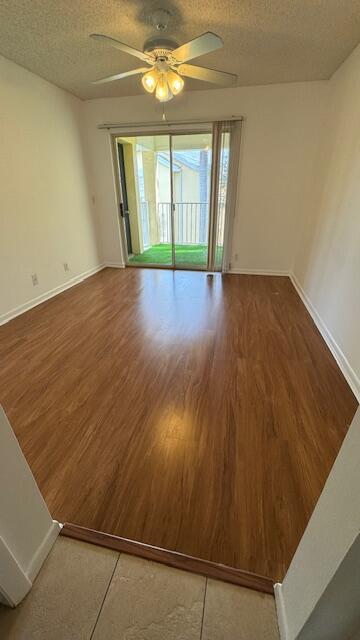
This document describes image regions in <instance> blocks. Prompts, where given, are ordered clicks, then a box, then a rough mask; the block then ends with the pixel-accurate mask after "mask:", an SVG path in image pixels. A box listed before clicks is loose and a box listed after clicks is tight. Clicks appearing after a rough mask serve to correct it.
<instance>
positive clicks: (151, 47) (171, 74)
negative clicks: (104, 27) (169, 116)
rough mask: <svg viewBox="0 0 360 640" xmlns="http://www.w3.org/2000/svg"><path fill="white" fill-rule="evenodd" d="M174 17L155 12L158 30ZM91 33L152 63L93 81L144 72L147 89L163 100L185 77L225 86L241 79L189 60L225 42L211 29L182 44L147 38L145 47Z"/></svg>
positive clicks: (143, 82)
mask: <svg viewBox="0 0 360 640" xmlns="http://www.w3.org/2000/svg"><path fill="white" fill-rule="evenodd" d="M170 17H171V16H170V14H169V12H168V11H166V10H165V9H160V10H158V11H157V12H156V13H155V14H153V16H152V21H153V23H154V25H155V27H156V29H157V30H158V31H164V30H165V29H166V28H167V23H168V20H169V18H170ZM90 37H91V38H93V39H94V40H98V41H100V42H105V43H107V44H109V45H111V46H112V47H115V48H116V49H120V51H124V52H125V53H129V54H130V55H132V56H135V57H136V58H139V59H140V60H141V61H142V62H145V63H146V64H147V65H149V66H150V67H151V68H150V69H149V68H148V67H144V66H142V67H138V68H137V69H132V70H131V71H125V72H124V73H116V74H115V75H112V76H108V77H106V78H101V79H100V80H95V81H94V83H93V84H102V83H105V82H113V81H114V80H121V79H122V78H127V77H129V76H134V75H140V74H142V79H141V81H142V84H143V87H144V89H145V90H146V91H148V92H149V93H154V92H155V96H156V98H157V99H158V100H160V102H167V101H168V100H171V99H172V98H173V97H174V96H176V95H177V94H178V93H180V91H182V89H183V87H184V80H183V77H187V78H195V79H196V80H203V81H205V82H212V83H214V84H219V85H222V86H228V85H230V84H233V83H234V81H235V80H236V79H237V76H236V75H234V74H232V73H225V72H223V71H215V70H214V69H208V68H206V67H198V66H196V65H193V64H187V63H188V62H189V60H192V59H193V58H198V57H199V56H202V55H204V54H205V53H210V52H211V51H215V50H216V49H219V48H220V47H222V46H223V41H222V39H221V38H220V37H219V36H217V35H216V34H215V33H211V32H210V31H207V32H206V33H203V34H202V35H201V36H199V37H198V38H195V39H194V40H190V42H187V43H185V44H182V45H181V46H179V45H178V44H177V43H176V42H175V41H173V40H171V39H168V38H162V37H156V36H155V37H153V38H150V39H149V40H147V41H146V42H145V45H144V50H143V51H140V50H138V49H134V48H133V47H130V46H128V45H127V44H124V43H123V42H119V41H118V40H115V38H111V37H110V36H106V35H103V34H99V33H92V34H91V36H90Z"/></svg>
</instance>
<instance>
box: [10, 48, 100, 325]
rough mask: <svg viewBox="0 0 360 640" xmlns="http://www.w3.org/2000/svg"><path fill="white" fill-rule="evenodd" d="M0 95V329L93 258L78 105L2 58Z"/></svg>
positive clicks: (94, 246)
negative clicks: (13, 313) (9, 315)
mask: <svg viewBox="0 0 360 640" xmlns="http://www.w3.org/2000/svg"><path fill="white" fill-rule="evenodd" d="M0 95H1V99H0V140H1V144H0V322H1V320H2V319H5V318H6V317H7V316H6V315H5V314H7V313H9V312H11V310H13V309H16V308H18V307H19V306H21V305H23V304H25V303H27V302H29V301H30V300H31V299H32V298H34V297H37V296H40V295H42V294H44V293H46V292H48V291H49V290H52V289H54V288H56V287H59V286H61V285H64V283H65V282H66V281H68V280H69V279H71V278H74V277H75V276H78V275H79V274H82V273H84V272H87V271H88V270H92V269H94V268H95V267H97V266H98V265H99V263H100V256H99V252H98V247H97V243H96V236H95V231H94V216H93V210H92V203H91V191H90V189H89V185H88V181H87V176H86V170H85V163H84V150H83V146H82V142H81V139H80V128H79V123H80V121H81V117H82V115H81V114H82V106H83V105H82V102H81V101H80V100H78V99H77V98H74V97H73V96H70V95H69V94H67V93H66V92H65V91H62V90H61V89H58V88H57V87H55V86H53V85H51V84H49V83H48V82H46V81H44V80H42V79H41V78H39V77H38V76H36V75H34V74H32V73H30V72H28V71H26V70H25V69H23V68H22V67H19V66H18V65H16V64H14V63H12V62H10V61H8V60H6V59H5V58H2V57H0ZM64 262H68V263H69V267H70V271H69V272H68V273H65V271H64V268H63V263H64ZM32 273H37V275H38V279H39V285H38V286H36V287H33V285H32V281H31V274H32Z"/></svg>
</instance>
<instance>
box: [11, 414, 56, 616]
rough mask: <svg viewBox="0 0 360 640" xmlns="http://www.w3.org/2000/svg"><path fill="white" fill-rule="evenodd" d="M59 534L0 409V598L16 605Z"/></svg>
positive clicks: (28, 587) (27, 589) (23, 595)
mask: <svg viewBox="0 0 360 640" xmlns="http://www.w3.org/2000/svg"><path fill="white" fill-rule="evenodd" d="M59 531H60V525H59V524H58V523H57V522H54V521H53V520H52V519H51V517H50V514H49V511H48V509H47V507H46V504H45V502H44V500H43V498H42V496H41V494H40V491H39V489H38V487H37V485H36V482H35V480H34V478H33V475H32V473H31V471H30V468H29V466H28V464H27V462H26V460H25V458H24V456H23V454H22V451H21V449H20V446H19V444H18V441H17V440H16V437H15V435H14V432H13V431H12V429H11V427H10V424H9V422H8V420H7V419H6V416H5V414H4V412H3V409H2V408H1V406H0V567H1V571H0V597H1V596H2V601H5V602H6V603H7V604H10V605H16V604H18V603H19V602H20V601H21V600H22V599H23V598H24V597H25V595H26V594H27V592H28V591H29V590H30V588H31V586H32V582H33V580H34V579H35V577H36V575H37V573H38V571H39V570H40V568H41V565H42V563H43V561H44V559H45V558H46V556H47V554H48V553H49V551H50V549H51V547H52V545H53V544H54V542H55V540H56V538H57V536H58V534H59Z"/></svg>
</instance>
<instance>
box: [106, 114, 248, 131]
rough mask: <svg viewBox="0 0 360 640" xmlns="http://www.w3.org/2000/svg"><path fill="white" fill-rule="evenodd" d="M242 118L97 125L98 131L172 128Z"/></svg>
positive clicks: (241, 118)
mask: <svg viewBox="0 0 360 640" xmlns="http://www.w3.org/2000/svg"><path fill="white" fill-rule="evenodd" d="M243 119H244V117H243V116H226V117H223V118H205V119H204V118H202V119H201V120H156V121H155V122H104V123H102V124H98V126H97V128H98V129H121V128H124V127H128V128H132V127H158V126H163V127H172V126H173V125H177V124H207V123H208V122H209V123H210V122H229V121H232V120H233V121H236V120H240V121H241V120H243Z"/></svg>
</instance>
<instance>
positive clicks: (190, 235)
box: [171, 132, 212, 269]
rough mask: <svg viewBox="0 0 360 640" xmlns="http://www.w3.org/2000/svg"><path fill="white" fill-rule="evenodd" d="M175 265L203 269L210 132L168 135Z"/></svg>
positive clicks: (209, 172) (207, 222) (205, 263)
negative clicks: (169, 141)
mask: <svg viewBox="0 0 360 640" xmlns="http://www.w3.org/2000/svg"><path fill="white" fill-rule="evenodd" d="M171 158H172V162H171V165H172V196H173V208H172V209H173V210H172V213H173V221H172V222H173V230H174V266H175V267H180V268H182V267H183V268H189V269H191V268H195V269H206V268H207V264H208V236H209V217H210V188H211V161H212V133H211V132H206V133H193V134H185V133H184V134H174V135H172V136H171Z"/></svg>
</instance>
